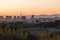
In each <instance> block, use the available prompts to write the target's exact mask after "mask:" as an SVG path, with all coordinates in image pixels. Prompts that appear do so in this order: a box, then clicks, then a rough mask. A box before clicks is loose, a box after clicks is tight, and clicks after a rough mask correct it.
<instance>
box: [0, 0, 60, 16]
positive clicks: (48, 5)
mask: <svg viewBox="0 0 60 40" xmlns="http://www.w3.org/2000/svg"><path fill="white" fill-rule="evenodd" d="M21 13H22V15H40V14H48V15H50V14H60V0H0V15H20V14H21Z"/></svg>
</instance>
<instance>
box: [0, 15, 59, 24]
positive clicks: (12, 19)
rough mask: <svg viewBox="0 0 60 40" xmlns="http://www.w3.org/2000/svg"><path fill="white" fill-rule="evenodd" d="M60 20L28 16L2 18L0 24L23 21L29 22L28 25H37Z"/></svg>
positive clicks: (0, 17)
mask: <svg viewBox="0 0 60 40" xmlns="http://www.w3.org/2000/svg"><path fill="white" fill-rule="evenodd" d="M55 20H60V18H58V17H46V16H44V17H39V16H38V17H36V16H34V15H31V16H30V17H28V16H0V22H16V21H22V22H28V23H37V22H50V21H55Z"/></svg>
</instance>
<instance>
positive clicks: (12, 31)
mask: <svg viewBox="0 0 60 40" xmlns="http://www.w3.org/2000/svg"><path fill="white" fill-rule="evenodd" d="M42 25H43V26H44V27H45V28H46V27H50V28H51V27H52V28H60V20H57V21H54V22H43V23H42V22H41V23H39V22H38V21H37V23H32V24H29V23H26V22H24V23H23V22H15V23H13V22H11V23H7V22H2V23H0V40H60V32H47V33H46V34H40V35H37V36H36V35H32V34H31V33H30V32H28V31H26V30H24V28H27V27H43V26H42Z"/></svg>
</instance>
